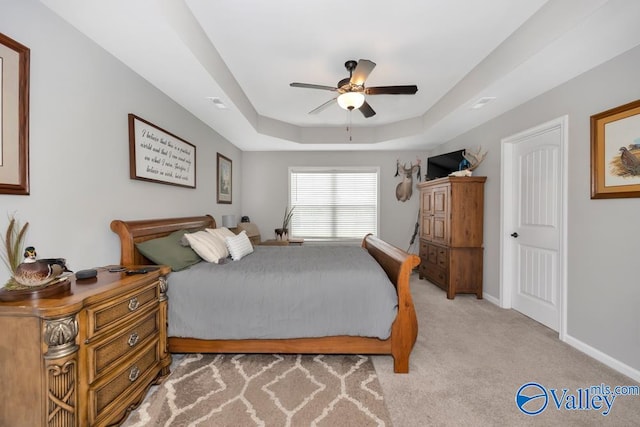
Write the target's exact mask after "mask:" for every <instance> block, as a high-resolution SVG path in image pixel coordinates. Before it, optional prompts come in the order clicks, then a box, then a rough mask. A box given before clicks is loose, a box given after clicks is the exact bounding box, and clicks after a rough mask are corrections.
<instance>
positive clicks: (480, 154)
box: [449, 146, 487, 176]
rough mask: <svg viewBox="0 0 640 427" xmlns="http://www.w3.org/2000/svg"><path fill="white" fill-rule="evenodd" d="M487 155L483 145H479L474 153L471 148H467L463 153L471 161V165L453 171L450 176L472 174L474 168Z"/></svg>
mask: <svg viewBox="0 0 640 427" xmlns="http://www.w3.org/2000/svg"><path fill="white" fill-rule="evenodd" d="M486 155H487V150H483V149H482V146H479V147H478V150H477V151H476V152H475V153H474V152H472V151H469V150H465V153H464V154H463V156H464V158H465V159H466V160H467V161H468V162H469V165H470V166H469V167H468V168H466V169H463V170H460V171H456V172H453V173H451V174H449V176H471V175H472V174H473V170H475V169H476V168H477V167H478V166H480V163H482V161H483V160H484V158H485V157H486Z"/></svg>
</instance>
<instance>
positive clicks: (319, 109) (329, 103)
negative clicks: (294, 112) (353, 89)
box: [309, 97, 338, 114]
mask: <svg viewBox="0 0 640 427" xmlns="http://www.w3.org/2000/svg"><path fill="white" fill-rule="evenodd" d="M336 99H338V98H337V97H336V98H333V99H330V100H328V101H327V102H325V103H324V104H322V105H321V106H319V107H317V108H314V109H313V110H311V111H309V114H317V113H319V112H320V111H324V110H326V109H327V108H328V107H330V106H331V105H332V104H334V103H335V101H336Z"/></svg>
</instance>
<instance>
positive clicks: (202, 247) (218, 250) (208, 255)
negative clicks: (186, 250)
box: [184, 231, 229, 264]
mask: <svg viewBox="0 0 640 427" xmlns="http://www.w3.org/2000/svg"><path fill="white" fill-rule="evenodd" d="M184 237H185V238H186V239H187V241H188V242H189V246H191V248H192V249H193V250H194V251H196V253H197V254H198V255H200V257H201V258H202V259H204V260H205V261H208V262H213V263H215V264H218V263H219V262H220V260H221V259H224V258H226V257H228V256H229V252H228V251H227V245H226V243H225V241H224V240H222V239H220V238H219V237H217V236H214V235H212V234H211V233H207V232H206V231H196V232H195V233H186V234H185V235H184Z"/></svg>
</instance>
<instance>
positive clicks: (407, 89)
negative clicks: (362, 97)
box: [364, 85, 418, 95]
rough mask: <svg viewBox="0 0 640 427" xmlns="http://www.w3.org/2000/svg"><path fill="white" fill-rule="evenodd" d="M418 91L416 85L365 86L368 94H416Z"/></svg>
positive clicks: (365, 91)
mask: <svg viewBox="0 0 640 427" xmlns="http://www.w3.org/2000/svg"><path fill="white" fill-rule="evenodd" d="M417 91H418V86H416V85H406V86H376V87H368V88H365V90H364V93H366V94H367V95H414V94H415V93H416V92H417Z"/></svg>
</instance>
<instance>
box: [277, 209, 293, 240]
mask: <svg viewBox="0 0 640 427" xmlns="http://www.w3.org/2000/svg"><path fill="white" fill-rule="evenodd" d="M294 209H295V206H292V207H291V208H290V209H289V208H288V207H285V208H284V217H283V218H282V228H276V229H275V232H276V240H289V223H290V222H291V217H292V216H293V210H294Z"/></svg>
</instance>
